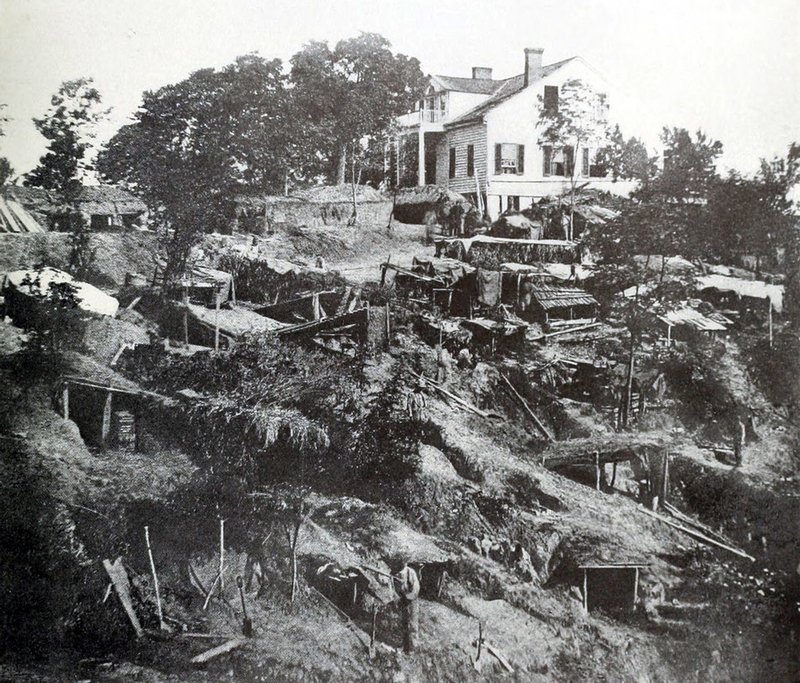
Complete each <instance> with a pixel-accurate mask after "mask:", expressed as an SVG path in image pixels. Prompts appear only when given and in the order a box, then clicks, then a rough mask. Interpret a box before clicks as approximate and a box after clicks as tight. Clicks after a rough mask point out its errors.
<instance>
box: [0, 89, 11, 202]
mask: <svg viewBox="0 0 800 683" xmlns="http://www.w3.org/2000/svg"><path fill="white" fill-rule="evenodd" d="M5 108H6V105H5V104H0V138H1V137H3V136H4V135H5V134H6V130H5V127H6V124H7V123H8V117H7V116H5V115H4V114H3V110H4V109H5ZM13 175H14V169H13V168H12V166H11V162H9V160H8V159H6V158H5V157H0V187H2V186H3V185H5V184H6V183H7V182H8V179H9V178H10V177H11V176H13Z"/></svg>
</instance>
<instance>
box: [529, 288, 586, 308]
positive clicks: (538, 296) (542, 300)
mask: <svg viewBox="0 0 800 683" xmlns="http://www.w3.org/2000/svg"><path fill="white" fill-rule="evenodd" d="M531 295H532V296H533V298H534V299H535V300H536V302H537V303H538V304H539V305H540V306H541V307H542V308H543V309H545V310H546V311H548V310H551V309H553V308H569V307H571V306H596V305H597V301H596V300H595V298H594V297H593V296H592V295H591V294H589V293H588V292H585V291H584V290H582V289H577V288H576V287H550V286H548V285H538V286H535V287H533V289H532V290H531Z"/></svg>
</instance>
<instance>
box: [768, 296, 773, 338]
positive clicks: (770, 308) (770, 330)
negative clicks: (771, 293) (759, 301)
mask: <svg viewBox="0 0 800 683" xmlns="http://www.w3.org/2000/svg"><path fill="white" fill-rule="evenodd" d="M767 304H768V305H769V348H772V299H770V298H769V297H767Z"/></svg>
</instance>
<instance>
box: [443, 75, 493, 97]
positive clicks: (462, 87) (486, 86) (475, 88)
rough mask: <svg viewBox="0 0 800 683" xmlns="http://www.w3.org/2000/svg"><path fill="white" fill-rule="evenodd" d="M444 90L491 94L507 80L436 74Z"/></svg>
mask: <svg viewBox="0 0 800 683" xmlns="http://www.w3.org/2000/svg"><path fill="white" fill-rule="evenodd" d="M433 78H435V79H436V80H437V81H438V82H439V84H441V86H442V89H443V90H455V91H456V92H467V93H472V94H474V95H491V94H492V93H493V92H494V91H495V90H497V88H498V86H499V84H500V83H504V82H505V81H501V80H495V79H493V78H461V77H459V76H441V75H438V74H437V75H435V76H434V77H433Z"/></svg>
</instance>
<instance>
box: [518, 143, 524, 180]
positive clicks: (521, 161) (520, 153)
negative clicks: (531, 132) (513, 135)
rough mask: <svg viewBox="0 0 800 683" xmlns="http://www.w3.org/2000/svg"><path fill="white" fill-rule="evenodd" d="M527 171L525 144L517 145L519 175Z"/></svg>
mask: <svg viewBox="0 0 800 683" xmlns="http://www.w3.org/2000/svg"><path fill="white" fill-rule="evenodd" d="M523 173H525V145H517V175H522V174H523Z"/></svg>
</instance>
